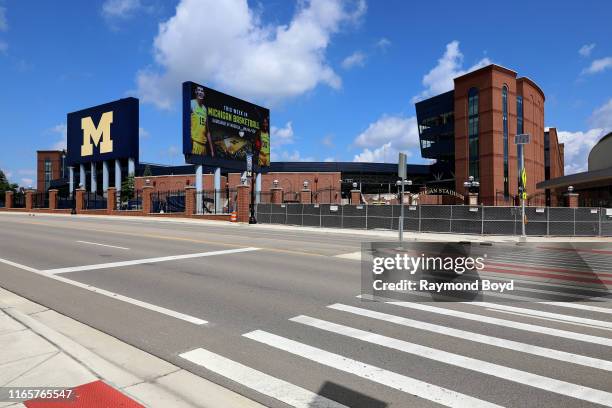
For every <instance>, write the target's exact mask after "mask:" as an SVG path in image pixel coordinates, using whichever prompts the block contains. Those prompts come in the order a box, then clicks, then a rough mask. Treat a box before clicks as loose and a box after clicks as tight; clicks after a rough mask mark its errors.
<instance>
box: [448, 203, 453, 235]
mask: <svg viewBox="0 0 612 408" xmlns="http://www.w3.org/2000/svg"><path fill="white" fill-rule="evenodd" d="M450 209H451V211H450V222H449V223H448V232H453V206H452V205H451V206H450Z"/></svg>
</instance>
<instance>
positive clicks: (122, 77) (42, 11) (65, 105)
mask: <svg viewBox="0 0 612 408" xmlns="http://www.w3.org/2000/svg"><path fill="white" fill-rule="evenodd" d="M512 4H513V8H509V7H507V6H504V7H503V8H501V7H499V6H498V5H497V4H496V2H491V1H482V2H480V1H472V2H454V1H436V0H429V1H426V2H407V1H400V0H397V1H391V0H380V1H378V0H377V1H373V0H369V1H367V0H366V1H360V0H346V1H342V0H326V1H323V0H302V1H289V0H286V1H285V0H271V1H261V2H256V1H248V2H247V1H245V0H214V1H213V0H197V1H196V0H182V1H164V0H105V1H78V0H73V1H68V0H66V1H60V2H47V1H42V0H41V1H18V0H0V90H1V93H0V104H1V105H0V140H1V141H2V145H3V149H2V150H0V168H1V169H3V170H4V171H5V172H6V173H7V174H8V175H9V178H10V179H11V181H14V182H17V183H20V184H22V185H28V184H33V182H34V181H35V167H36V163H35V153H34V152H35V150H37V149H47V148H54V147H58V146H62V145H63V144H64V143H65V122H66V113H67V112H71V111H74V110H78V109H81V108H84V107H87V106H91V105H95V104H99V103H103V102H107V101H110V100H113V99H118V98H121V97H124V96H128V95H130V96H137V97H139V98H140V100H141V104H140V123H141V127H142V129H141V148H140V151H141V153H140V155H141V157H140V159H141V161H150V162H157V163H172V164H179V163H182V162H183V158H182V155H181V121H180V105H179V103H178V96H179V92H180V83H181V82H183V81H185V80H193V81H196V82H200V83H204V84H206V85H208V86H211V87H213V88H216V89H218V90H220V91H224V92H227V93H231V94H234V95H236V96H239V97H242V98H245V99H248V100H251V101H253V102H256V103H259V104H263V105H265V106H268V107H270V108H271V124H272V125H273V127H274V129H273V135H272V142H271V144H272V154H273V160H342V161H353V160H365V161H389V162H391V161H395V160H396V158H397V152H398V151H406V152H408V153H409V155H410V158H409V160H410V162H413V163H419V162H423V160H422V159H421V158H420V156H419V152H418V148H417V131H416V121H415V119H414V101H415V100H417V99H418V98H422V97H424V96H426V95H430V94H435V93H439V92H442V91H445V90H447V89H449V84H450V83H451V82H450V80H451V79H452V77H454V76H456V75H457V74H460V73H462V72H466V71H467V70H469V69H471V68H474V67H478V66H481V65H483V64H486V63H488V62H494V63H498V64H500V65H504V66H506V67H509V68H511V69H513V70H515V71H517V72H518V73H519V75H522V76H528V77H530V78H532V79H533V80H534V81H536V82H537V83H538V84H539V85H540V86H541V87H542V89H543V90H544V92H545V94H546V97H547V100H546V107H545V109H546V111H545V116H546V119H545V121H546V125H547V126H554V127H557V128H558V129H559V130H560V131H561V132H562V133H561V138H562V141H564V142H565V143H566V162H567V167H566V171H567V172H575V171H581V170H584V169H585V166H586V162H585V160H586V154H587V153H588V151H589V150H590V147H591V146H592V145H593V144H594V143H595V142H596V141H597V140H598V138H599V137H601V136H602V135H603V134H604V133H605V132H606V131H610V130H612V41H611V39H612V28H611V26H610V24H609V21H610V16H612V3H610V2H607V1H599V2H592V3H589V6H588V7H587V6H585V5H584V4H580V3H579V2H560V1H538V2H533V1H525V2H523V1H514V2H512Z"/></svg>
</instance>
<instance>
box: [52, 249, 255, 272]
mask: <svg viewBox="0 0 612 408" xmlns="http://www.w3.org/2000/svg"><path fill="white" fill-rule="evenodd" d="M258 249H259V248H253V247H249V248H238V249H224V250H222V251H210V252H198V253H195V254H185V255H170V256H160V257H157V258H145V259H132V260H129V261H119V262H109V263H102V264H94V265H83V266H70V267H67V268H57V269H47V270H44V271H43V272H46V273H49V274H52V275H54V274H57V273H67V272H81V271H91V270H95V269H108V268H119V267H122V266H132V265H141V264H145V263H154V262H166V261H176V260H180V259H191V258H203V257H205V256H216V255H228V254H237V253H240V252H250V251H257V250H258Z"/></svg>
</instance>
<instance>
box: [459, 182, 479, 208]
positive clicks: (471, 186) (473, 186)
mask: <svg viewBox="0 0 612 408" xmlns="http://www.w3.org/2000/svg"><path fill="white" fill-rule="evenodd" d="M463 187H464V188H465V189H466V191H467V193H468V205H478V201H476V202H475V203H473V202H472V196H471V194H472V193H478V189H479V188H480V182H479V181H477V180H474V176H470V177H468V180H467V181H464V182H463Z"/></svg>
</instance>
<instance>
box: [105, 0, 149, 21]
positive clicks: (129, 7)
mask: <svg viewBox="0 0 612 408" xmlns="http://www.w3.org/2000/svg"><path fill="white" fill-rule="evenodd" d="M141 7H142V4H141V3H140V0H106V1H105V2H104V3H103V4H102V15H103V16H104V17H106V18H117V17H119V18H128V17H130V16H131V15H133V13H134V12H136V11H137V10H138V9H140V8H141Z"/></svg>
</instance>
